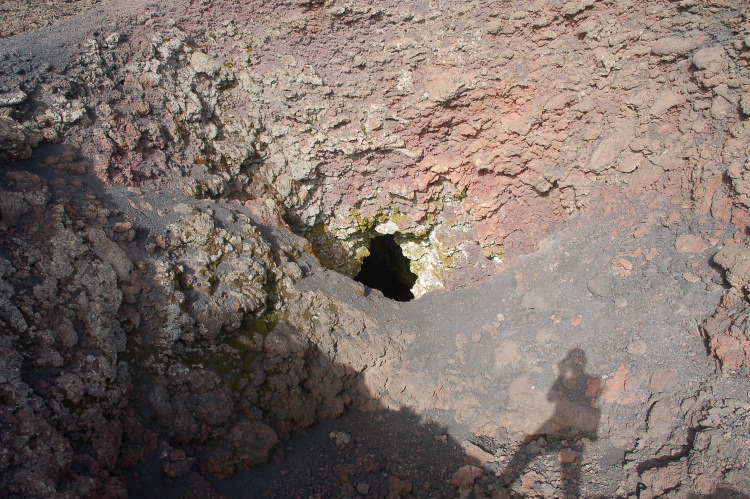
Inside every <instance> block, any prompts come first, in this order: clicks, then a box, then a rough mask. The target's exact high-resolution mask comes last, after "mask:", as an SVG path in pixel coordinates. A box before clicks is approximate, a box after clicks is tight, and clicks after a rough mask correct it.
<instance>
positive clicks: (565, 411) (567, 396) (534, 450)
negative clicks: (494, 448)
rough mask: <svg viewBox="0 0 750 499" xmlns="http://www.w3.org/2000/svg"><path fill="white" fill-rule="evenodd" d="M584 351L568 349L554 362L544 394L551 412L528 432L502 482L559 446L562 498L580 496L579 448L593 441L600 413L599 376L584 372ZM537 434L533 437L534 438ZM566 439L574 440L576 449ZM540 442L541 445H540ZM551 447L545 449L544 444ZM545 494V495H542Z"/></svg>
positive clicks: (506, 481)
mask: <svg viewBox="0 0 750 499" xmlns="http://www.w3.org/2000/svg"><path fill="white" fill-rule="evenodd" d="M585 367H586V354H585V353H584V351H583V350H582V349H580V348H572V349H571V350H570V351H569V352H568V354H567V355H566V356H565V358H564V359H563V360H562V361H561V362H560V363H559V364H558V366H557V370H558V376H557V380H556V381H555V383H554V384H553V385H552V387H551V388H550V390H549V392H548V394H547V400H549V401H550V402H554V404H555V409H554V412H553V414H552V415H551V416H550V417H549V419H547V420H546V421H545V422H544V423H542V425H541V426H539V427H538V428H537V429H536V430H535V431H534V432H533V433H531V434H530V435H528V436H527V437H526V438H525V439H524V441H523V443H524V444H527V445H522V446H521V447H520V448H519V449H518V450H517V451H516V453H515V454H514V456H513V458H512V459H511V460H510V462H509V463H508V465H507V466H506V468H505V469H504V470H503V471H502V472H501V474H500V476H501V478H503V481H504V482H505V483H506V484H509V483H511V482H512V481H513V480H515V479H517V478H519V477H521V476H522V473H523V471H524V470H525V469H526V467H527V466H528V465H529V463H530V462H531V461H532V460H533V459H534V458H535V457H537V456H538V455H541V454H543V453H549V452H550V451H551V450H552V449H556V448H557V447H559V448H560V449H559V453H558V456H557V458H558V460H559V462H560V471H561V482H562V483H561V488H562V491H563V492H564V493H565V497H579V496H580V474H581V460H580V451H581V450H582V448H581V447H580V446H582V445H583V442H585V440H582V439H588V440H595V439H596V438H597V435H596V430H597V427H598V426H599V420H600V419H601V413H600V411H599V409H598V404H597V402H596V397H597V396H598V392H599V387H600V382H599V379H598V378H596V377H593V376H590V375H588V374H587V373H586V372H585ZM535 437H537V438H535ZM568 441H575V442H577V443H578V447H579V448H578V451H576V450H574V449H572V448H570V447H571V445H570V443H568ZM540 444H541V445H540ZM547 446H549V447H551V448H550V449H548V450H545V448H544V447H547ZM545 495H547V494H545Z"/></svg>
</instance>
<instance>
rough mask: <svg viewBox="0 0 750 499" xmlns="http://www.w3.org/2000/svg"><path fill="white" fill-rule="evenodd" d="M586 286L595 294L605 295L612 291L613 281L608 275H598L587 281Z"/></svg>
mask: <svg viewBox="0 0 750 499" xmlns="http://www.w3.org/2000/svg"><path fill="white" fill-rule="evenodd" d="M586 288H587V289H588V290H589V293H591V294H592V295H594V296H598V297H605V296H609V295H610V293H611V292H612V281H611V280H609V278H607V277H606V276H596V277H593V278H591V279H589V281H588V282H587V283H586Z"/></svg>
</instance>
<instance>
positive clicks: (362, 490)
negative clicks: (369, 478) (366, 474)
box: [357, 483, 370, 495]
mask: <svg viewBox="0 0 750 499" xmlns="http://www.w3.org/2000/svg"><path fill="white" fill-rule="evenodd" d="M357 492H358V493H359V494H362V495H365V494H367V493H368V492H370V484H369V483H358V484H357Z"/></svg>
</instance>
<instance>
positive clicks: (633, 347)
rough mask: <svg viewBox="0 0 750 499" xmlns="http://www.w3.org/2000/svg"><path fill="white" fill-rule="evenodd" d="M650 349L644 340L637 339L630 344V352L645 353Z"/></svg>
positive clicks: (635, 353)
mask: <svg viewBox="0 0 750 499" xmlns="http://www.w3.org/2000/svg"><path fill="white" fill-rule="evenodd" d="M647 351H648V345H647V344H646V342H645V341H643V340H635V341H634V342H632V343H631V344H630V345H628V352H629V353H631V354H634V355H643V354H644V353H646V352H647Z"/></svg>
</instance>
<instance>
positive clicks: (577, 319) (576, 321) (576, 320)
mask: <svg viewBox="0 0 750 499" xmlns="http://www.w3.org/2000/svg"><path fill="white" fill-rule="evenodd" d="M582 322H583V318H582V317H573V318H572V319H570V324H571V326H580V325H581V323H582Z"/></svg>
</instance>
